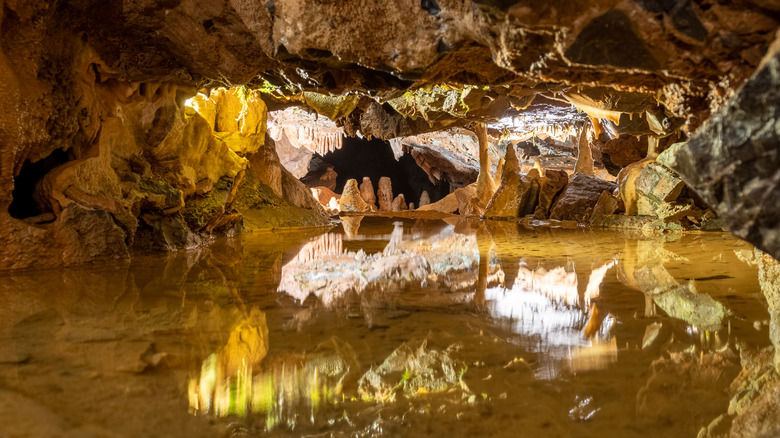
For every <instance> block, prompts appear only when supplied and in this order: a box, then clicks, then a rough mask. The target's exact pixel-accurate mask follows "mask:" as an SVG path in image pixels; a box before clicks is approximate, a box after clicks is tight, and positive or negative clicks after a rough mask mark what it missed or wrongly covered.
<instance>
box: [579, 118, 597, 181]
mask: <svg viewBox="0 0 780 438" xmlns="http://www.w3.org/2000/svg"><path fill="white" fill-rule="evenodd" d="M593 167H594V166H593V152H592V151H591V150H590V143H589V142H588V128H587V126H583V128H582V130H581V131H580V137H579V143H578V145H577V162H576V163H575V164H574V173H583V174H585V175H588V176H594V175H595V173H594V171H593Z"/></svg>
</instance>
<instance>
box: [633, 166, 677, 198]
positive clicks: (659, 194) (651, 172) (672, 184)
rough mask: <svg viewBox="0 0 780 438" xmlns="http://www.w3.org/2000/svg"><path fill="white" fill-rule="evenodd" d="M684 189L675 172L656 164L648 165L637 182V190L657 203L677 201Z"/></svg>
mask: <svg viewBox="0 0 780 438" xmlns="http://www.w3.org/2000/svg"><path fill="white" fill-rule="evenodd" d="M684 188H685V183H684V182H683V181H682V180H681V179H680V178H678V177H677V174H676V173H674V171H672V170H669V169H668V168H667V167H666V166H663V165H661V164H658V163H655V162H651V163H648V164H647V165H646V166H645V167H644V169H642V172H641V173H640V174H639V177H637V180H636V190H637V191H638V192H639V193H641V194H644V195H645V196H647V197H648V198H650V199H651V200H652V201H654V202H657V203H662V202H672V201H674V200H676V199H677V197H678V196H680V193H681V192H682V190H683V189H684Z"/></svg>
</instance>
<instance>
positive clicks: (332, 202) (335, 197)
mask: <svg viewBox="0 0 780 438" xmlns="http://www.w3.org/2000/svg"><path fill="white" fill-rule="evenodd" d="M311 193H312V195H314V198H315V199H316V200H317V201H319V203H320V205H322V206H323V207H324V208H325V209H326V210H328V211H330V213H331V214H334V213H338V209H339V200H340V199H341V195H339V194H338V193H334V192H333V191H332V190H330V189H329V188H327V187H312V188H311ZM334 210H335V211H334Z"/></svg>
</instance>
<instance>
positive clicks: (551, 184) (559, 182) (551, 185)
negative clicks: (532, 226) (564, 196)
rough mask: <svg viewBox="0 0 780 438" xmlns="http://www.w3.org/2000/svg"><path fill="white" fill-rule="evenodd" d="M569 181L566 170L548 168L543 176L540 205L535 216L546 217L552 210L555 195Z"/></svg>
mask: <svg viewBox="0 0 780 438" xmlns="http://www.w3.org/2000/svg"><path fill="white" fill-rule="evenodd" d="M568 183H569V174H568V173H566V171H565V170H554V169H547V170H545V171H544V178H542V188H541V190H540V191H539V205H537V206H536V211H534V216H535V217H536V218H537V219H546V218H547V214H548V213H549V212H550V206H551V205H552V203H553V199H555V196H556V195H557V194H558V193H560V191H561V190H563V188H564V187H566V184H568Z"/></svg>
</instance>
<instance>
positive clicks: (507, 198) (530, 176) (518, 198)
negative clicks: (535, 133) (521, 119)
mask: <svg viewBox="0 0 780 438" xmlns="http://www.w3.org/2000/svg"><path fill="white" fill-rule="evenodd" d="M519 167H520V163H519V162H518V160H517V156H516V155H515V149H514V148H513V147H510V148H507V151H506V161H505V163H504V169H503V171H502V178H501V184H500V185H499V186H498V189H497V190H496V192H495V193H494V194H493V197H492V198H490V201H489V202H488V204H487V206H486V207H485V212H484V216H485V217H510V218H511V217H519V216H525V215H526V214H530V213H533V211H534V208H536V205H537V203H538V200H539V191H540V188H541V176H540V175H539V171H538V170H537V169H532V170H531V171H530V172H528V173H527V174H523V173H520V172H518V170H517V169H518V168H519Z"/></svg>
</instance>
